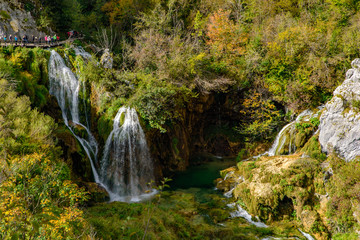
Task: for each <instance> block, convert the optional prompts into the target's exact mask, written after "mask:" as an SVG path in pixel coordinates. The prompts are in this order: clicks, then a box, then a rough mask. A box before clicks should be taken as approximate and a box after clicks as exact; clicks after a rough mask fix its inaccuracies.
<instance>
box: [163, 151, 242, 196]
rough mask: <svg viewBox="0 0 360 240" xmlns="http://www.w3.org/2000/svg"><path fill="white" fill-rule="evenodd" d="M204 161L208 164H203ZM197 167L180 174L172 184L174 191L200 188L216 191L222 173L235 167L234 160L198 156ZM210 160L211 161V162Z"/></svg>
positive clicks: (191, 167)
mask: <svg viewBox="0 0 360 240" xmlns="http://www.w3.org/2000/svg"><path fill="white" fill-rule="evenodd" d="M202 159H204V160H206V162H202V161H201V160H202ZM195 160H197V161H196V162H197V164H198V165H196V166H190V167H189V168H188V169H187V170H186V171H184V172H179V173H177V174H176V175H175V176H174V177H173V181H172V182H170V187H171V189H172V190H179V189H190V188H200V189H204V190H211V191H214V188H215V183H214V181H215V180H216V179H217V178H220V171H221V170H223V169H225V168H228V167H231V166H235V164H236V162H235V159H233V158H217V157H214V156H210V157H209V156H197V157H196V159H195ZM209 160H210V161H209Z"/></svg>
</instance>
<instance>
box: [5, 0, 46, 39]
mask: <svg viewBox="0 0 360 240" xmlns="http://www.w3.org/2000/svg"><path fill="white" fill-rule="evenodd" d="M10 34H11V35H13V36H15V35H17V36H18V37H20V38H21V36H23V35H27V36H28V37H29V38H30V37H31V36H32V35H34V36H44V35H45V33H43V32H41V31H39V30H38V28H37V25H36V22H35V20H34V18H33V17H32V16H31V14H30V12H27V11H25V9H24V5H23V4H22V3H20V2H19V1H17V0H12V1H9V0H0V36H1V37H3V36H5V35H6V36H9V35H10Z"/></svg>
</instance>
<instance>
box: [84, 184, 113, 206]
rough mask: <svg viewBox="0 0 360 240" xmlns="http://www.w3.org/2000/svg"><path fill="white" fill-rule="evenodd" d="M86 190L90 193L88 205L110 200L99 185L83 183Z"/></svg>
mask: <svg viewBox="0 0 360 240" xmlns="http://www.w3.org/2000/svg"><path fill="white" fill-rule="evenodd" d="M83 184H84V185H85V188H86V190H87V191H88V192H89V193H90V199H89V201H88V204H90V205H91V204H93V203H100V202H107V201H109V200H110V197H109V194H108V193H107V192H106V190H105V189H104V188H103V187H101V186H100V185H99V184H97V183H94V182H85V183H83Z"/></svg>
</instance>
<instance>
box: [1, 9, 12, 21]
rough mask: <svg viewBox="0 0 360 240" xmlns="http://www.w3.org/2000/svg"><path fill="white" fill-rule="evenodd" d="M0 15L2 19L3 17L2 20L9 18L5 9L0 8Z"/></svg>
mask: <svg viewBox="0 0 360 240" xmlns="http://www.w3.org/2000/svg"><path fill="white" fill-rule="evenodd" d="M0 17H1V18H2V19H4V20H10V19H11V16H10V14H9V13H8V12H7V11H5V10H1V11H0Z"/></svg>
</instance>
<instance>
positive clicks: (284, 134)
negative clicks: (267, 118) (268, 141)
mask: <svg viewBox="0 0 360 240" xmlns="http://www.w3.org/2000/svg"><path fill="white" fill-rule="evenodd" d="M322 108H323V106H320V107H319V108H318V110H321V109H322ZM318 112H319V111H317V112H316V113H315V114H314V113H313V112H312V111H311V110H309V109H307V110H305V111H303V112H302V113H300V114H299V116H297V118H296V119H295V121H293V122H291V123H289V124H287V125H285V126H284V127H283V128H282V129H281V131H280V132H279V133H278V135H277V136H276V138H275V141H274V143H273V144H272V146H271V148H270V149H269V150H268V151H267V152H266V153H264V154H268V155H269V156H275V155H279V154H281V150H282V149H284V148H285V147H287V148H288V154H291V153H294V152H295V151H296V145H295V135H296V133H297V129H296V123H299V122H306V121H310V118H312V117H317V116H318ZM264 154H262V155H264Z"/></svg>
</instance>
